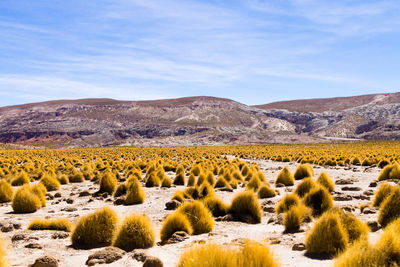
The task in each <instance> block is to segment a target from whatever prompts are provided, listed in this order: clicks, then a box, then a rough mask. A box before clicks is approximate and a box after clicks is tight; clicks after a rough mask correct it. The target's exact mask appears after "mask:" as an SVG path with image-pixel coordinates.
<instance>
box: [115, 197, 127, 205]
mask: <svg viewBox="0 0 400 267" xmlns="http://www.w3.org/2000/svg"><path fill="white" fill-rule="evenodd" d="M124 204H125V199H124V198H123V197H120V198H117V199H116V200H115V201H114V205H124Z"/></svg>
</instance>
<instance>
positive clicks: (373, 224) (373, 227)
mask: <svg viewBox="0 0 400 267" xmlns="http://www.w3.org/2000/svg"><path fill="white" fill-rule="evenodd" d="M367 225H368V227H369V229H371V232H376V231H378V230H379V229H381V225H380V224H379V223H378V222H376V221H369V222H367Z"/></svg>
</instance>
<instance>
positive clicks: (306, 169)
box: [294, 163, 314, 180]
mask: <svg viewBox="0 0 400 267" xmlns="http://www.w3.org/2000/svg"><path fill="white" fill-rule="evenodd" d="M313 176H314V169H313V167H312V166H311V165H310V164H309V163H304V164H300V165H299V166H298V167H297V169H296V171H295V172H294V179H296V180H301V179H303V178H306V177H313Z"/></svg>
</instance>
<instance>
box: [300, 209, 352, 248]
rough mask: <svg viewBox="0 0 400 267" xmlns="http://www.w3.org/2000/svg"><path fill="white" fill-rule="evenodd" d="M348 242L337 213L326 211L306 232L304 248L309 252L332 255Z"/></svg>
mask: <svg viewBox="0 0 400 267" xmlns="http://www.w3.org/2000/svg"><path fill="white" fill-rule="evenodd" d="M348 242H349V237H348V234H347V232H346V230H345V229H344V227H343V225H342V223H341V222H340V218H339V215H338V214H335V213H326V214H324V216H322V217H321V218H319V219H318V221H316V222H315V224H314V226H313V228H312V229H311V230H310V231H309V232H308V233H307V234H306V241H305V243H306V250H307V252H308V253H310V254H319V255H329V256H333V255H336V254H338V253H339V252H341V251H343V250H344V249H345V248H346V246H347V244H348Z"/></svg>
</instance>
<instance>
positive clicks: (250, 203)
mask: <svg viewBox="0 0 400 267" xmlns="http://www.w3.org/2000/svg"><path fill="white" fill-rule="evenodd" d="M229 213H230V214H232V216H233V217H234V218H235V219H237V220H239V221H245V222H246V221H248V219H250V222H252V223H260V222H261V217H262V211H261V206H260V204H259V203H258V199H257V197H256V196H255V195H254V192H253V191H252V190H247V191H244V192H240V193H238V194H236V196H235V197H234V198H233V200H232V203H231V205H230V207H229Z"/></svg>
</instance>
